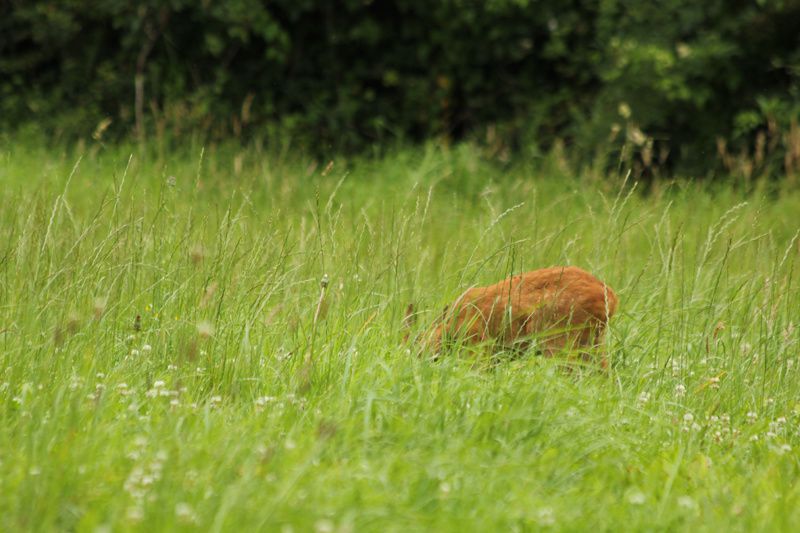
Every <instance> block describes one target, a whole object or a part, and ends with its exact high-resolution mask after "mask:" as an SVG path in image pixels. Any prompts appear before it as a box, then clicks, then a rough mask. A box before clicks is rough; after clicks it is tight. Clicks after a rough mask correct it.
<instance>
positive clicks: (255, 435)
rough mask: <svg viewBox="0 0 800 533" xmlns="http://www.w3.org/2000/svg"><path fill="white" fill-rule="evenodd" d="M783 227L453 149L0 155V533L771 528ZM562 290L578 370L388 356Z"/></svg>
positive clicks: (726, 192) (785, 494) (776, 521)
mask: <svg viewBox="0 0 800 533" xmlns="http://www.w3.org/2000/svg"><path fill="white" fill-rule="evenodd" d="M799 230H800V190H797V188H796V187H795V188H792V187H789V186H788V185H787V186H781V185H780V184H779V183H778V184H776V183H772V184H769V183H763V184H761V183H744V182H732V181H724V180H723V181H721V182H717V183H708V182H706V183H700V182H693V181H691V180H688V179H686V180H675V181H669V182H667V181H661V182H654V183H647V184H644V183H642V184H637V183H635V181H634V180H632V179H626V178H625V173H624V171H621V172H620V175H619V176H605V175H602V176H601V175H595V173H591V172H587V173H584V174H583V175H574V174H573V173H572V172H570V171H569V169H568V168H566V167H565V165H564V164H562V163H561V162H559V161H557V160H555V159H552V158H545V159H543V160H538V161H529V162H518V163H514V164H507V165H505V166H499V165H497V164H493V163H489V162H486V161H485V160H483V159H482V158H481V156H480V152H479V150H477V149H475V148H473V147H471V146H469V145H463V146H456V147H452V148H446V147H439V146H435V145H429V146H428V147H423V148H418V149H410V150H398V151H395V152H391V153H389V154H388V155H385V156H383V157H380V158H375V159H368V158H365V159H356V160H350V161H348V160H346V159H335V160H333V161H332V162H331V163H329V164H325V163H320V164H316V163H313V162H312V160H311V159H304V158H302V157H300V156H286V155H281V154H279V153H276V154H267V153H264V152H263V151H261V150H257V149H255V148H250V149H245V150H242V149H234V148H227V149H222V148H219V149H212V148H206V149H202V148H200V147H195V148H186V149H184V150H182V151H180V153H177V152H176V154H174V155H172V156H168V157H167V156H163V155H162V156H158V154H155V153H150V152H147V153H141V152H140V151H139V150H138V149H133V150H128V151H126V150H124V149H122V148H113V149H111V148H109V149H100V148H98V147H94V148H89V149H84V150H77V149H73V150H65V151H61V152H60V151H58V150H52V149H50V150H46V149H44V148H34V147H29V146H24V145H14V144H10V145H6V146H5V147H3V148H2V151H1V152H0V530H3V531H28V530H32V531H53V530H67V531H156V530H186V531H190V530H199V531H254V530H264V531H296V532H301V531H316V532H320V533H327V532H338V531H532V530H540V529H543V528H550V529H552V530H555V531H560V530H563V531H576V530H592V531H618V530H621V529H622V530H628V531H645V530H646V531H664V530H669V531H675V530H684V531H753V530H762V531H781V530H783V531H789V530H791V529H793V527H795V526H796V524H798V523H800V485H798V483H797V480H798V473H800V463H799V462H798V451H800V324H798V322H799V321H800V298H799V296H800V290H799V287H800V284H799V283H800V282H799V281H798V279H797V278H798V272H797V263H798V259H799V256H800V246H799V245H798V231H799ZM562 264H563V265H567V264H569V265H578V266H581V267H583V268H585V269H587V270H589V271H591V272H592V273H594V274H596V275H597V276H598V277H599V278H601V279H602V280H604V281H606V282H607V283H609V284H610V285H611V286H612V287H613V288H614V289H615V290H616V292H617V294H618V296H619V300H620V307H619V311H618V313H617V315H616V316H614V317H613V319H612V320H611V324H610V328H609V333H608V335H607V338H606V340H605V342H606V345H607V346H606V349H607V352H608V356H609V360H610V362H611V365H610V370H609V372H608V373H603V372H600V371H597V370H595V369H591V368H587V369H584V370H578V371H572V372H567V371H564V369H563V366H562V364H561V362H559V361H558V360H554V359H548V358H543V357H539V356H536V355H534V354H527V355H525V356H523V357H515V358H511V357H508V358H503V357H499V358H495V359H493V360H491V361H489V360H486V358H485V357H481V356H480V355H476V354H475V353H473V352H470V351H468V350H455V351H454V352H455V353H447V354H445V355H444V356H443V357H441V358H440V359H439V360H438V361H435V362H434V361H431V360H430V359H429V358H427V357H424V356H422V357H420V356H418V355H416V354H415V353H414V352H415V348H414V345H413V344H412V345H406V344H404V343H403V342H402V339H403V336H404V331H403V316H404V311H405V309H406V306H407V305H408V304H409V303H412V302H413V303H414V304H415V305H416V307H417V309H418V310H419V317H418V321H417V324H416V325H415V326H413V331H412V332H411V333H412V336H413V335H414V334H417V333H418V332H420V331H422V330H423V329H424V328H425V327H426V325H427V324H429V323H430V322H431V321H432V320H433V319H434V318H435V317H436V316H437V315H438V313H439V312H440V311H441V309H442V306H443V305H445V304H446V303H449V302H450V301H452V300H453V299H454V298H455V297H456V296H457V295H458V294H459V293H460V292H461V291H462V290H464V289H465V288H466V287H469V286H471V285H475V284H488V283H493V282H495V281H498V280H500V279H502V278H503V277H505V276H508V275H509V274H512V273H520V272H524V271H527V270H532V269H535V268H540V267H545V266H551V265H562ZM323 279H325V280H327V286H326V287H322V285H323V283H322V280H323ZM423 355H424V354H423Z"/></svg>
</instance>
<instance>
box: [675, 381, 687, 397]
mask: <svg viewBox="0 0 800 533" xmlns="http://www.w3.org/2000/svg"><path fill="white" fill-rule="evenodd" d="M684 394H686V385H684V384H683V383H678V384H677V385H675V395H676V396H683V395H684Z"/></svg>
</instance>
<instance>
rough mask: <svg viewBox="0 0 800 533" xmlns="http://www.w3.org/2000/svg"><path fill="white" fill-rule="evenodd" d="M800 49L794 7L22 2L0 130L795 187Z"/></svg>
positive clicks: (518, 1) (569, 1)
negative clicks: (600, 168) (593, 168)
mask: <svg viewBox="0 0 800 533" xmlns="http://www.w3.org/2000/svg"><path fill="white" fill-rule="evenodd" d="M799 36H800V1H799V0H784V1H772V0H759V1H756V2H752V1H748V2H745V1H741V0H734V1H723V0H710V1H707V2H694V1H690V0H670V1H660V2H640V1H636V0H566V1H562V0H538V1H537V0H487V1H482V2H469V1H465V0H440V1H434V2H430V1H427V0H373V1H370V0H338V1H329V2H318V1H311V0H272V1H269V2H267V1H262V0H229V1H225V2H215V1H211V0H202V1H190V0H165V1H157V0H145V1H139V2H131V1H125V0H61V1H52V0H50V1H48V0H16V1H15V0H11V1H10V2H8V1H7V2H5V3H0V114H1V115H0V127H2V128H3V129H4V130H6V131H16V130H18V129H19V128H20V127H24V126H26V125H29V124H36V125H38V127H40V128H43V129H46V130H47V132H48V133H49V134H51V135H55V136H57V137H58V136H69V137H72V136H76V135H78V136H82V135H88V134H92V133H93V132H94V133H95V134H96V135H97V136H99V135H101V134H102V133H103V132H102V131H101V130H103V129H104V128H105V127H107V126H108V124H109V122H108V120H109V119H110V121H111V122H110V129H109V132H108V133H106V134H105V135H110V134H113V135H116V136H124V135H139V136H141V137H142V138H144V136H145V134H149V135H152V134H153V133H155V134H157V135H159V136H162V137H163V136H164V135H167V136H170V135H171V136H178V135H180V134H182V133H185V132H187V131H192V132H202V133H203V134H204V135H208V136H210V137H212V138H213V137H221V136H224V135H230V134H234V135H237V136H245V137H247V136H259V137H265V136H266V137H267V138H268V140H271V138H270V137H275V136H277V135H278V132H280V134H281V135H283V134H286V133H289V134H291V136H292V137H294V138H296V139H298V140H300V141H302V142H304V143H307V144H309V145H311V146H315V147H316V149H317V150H320V151H326V150H330V149H337V150H338V149H347V150H349V149H361V148H364V147H367V146H373V145H380V144H382V143H385V142H386V141H389V140H392V139H397V138H401V139H409V140H422V139H426V138H431V137H445V138H452V139H458V138H462V137H464V136H465V135H483V133H487V134H488V135H487V136H486V138H488V139H489V141H490V143H495V144H499V145H501V146H502V150H506V151H507V150H509V149H519V148H526V149H527V148H530V147H534V148H535V149H536V150H539V149H548V148H549V147H550V146H552V144H553V143H554V142H555V141H556V140H558V139H560V140H564V141H565V142H566V145H567V147H568V148H569V149H570V151H571V153H573V154H574V155H576V156H577V157H579V158H582V159H583V160H584V161H594V160H596V158H597V157H598V156H600V157H603V158H605V160H606V161H608V163H609V164H616V163H617V162H618V161H620V160H621V161H622V162H623V163H626V164H630V165H632V166H634V167H635V168H638V169H639V170H640V171H654V172H657V171H658V169H663V168H665V167H668V166H669V165H675V164H681V165H688V166H689V167H690V168H692V169H701V170H710V169H713V168H717V167H728V170H742V169H740V168H738V167H739V166H742V165H744V167H747V165H749V168H744V171H746V172H745V173H747V172H749V174H753V173H763V172H772V171H776V170H777V171H787V172H790V173H791V172H794V171H795V170H796V169H797V168H798V166H800V162H799V161H800V132H798V127H797V119H798V115H800V104H799V103H798V102H799V101H800V37H799Z"/></svg>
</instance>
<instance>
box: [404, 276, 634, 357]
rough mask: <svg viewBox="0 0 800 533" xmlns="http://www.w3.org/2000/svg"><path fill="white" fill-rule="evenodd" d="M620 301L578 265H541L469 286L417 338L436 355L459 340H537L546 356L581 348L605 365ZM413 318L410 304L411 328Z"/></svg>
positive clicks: (517, 343) (511, 344)
mask: <svg viewBox="0 0 800 533" xmlns="http://www.w3.org/2000/svg"><path fill="white" fill-rule="evenodd" d="M617 305H618V300H617V295H616V294H615V293H614V291H613V290H612V289H611V287H609V286H608V285H606V284H605V283H603V282H602V281H600V280H599V279H597V278H596V277H594V276H593V275H592V274H590V273H589V272H586V271H585V270H583V269H581V268H578V267H575V266H555V267H550V268H543V269H539V270H533V271H531V272H526V273H523V274H518V275H515V276H511V277H509V278H506V279H504V280H502V281H499V282H497V283H495V284H494V285H489V286H486V287H472V288H469V289H467V290H466V291H464V292H463V293H462V294H461V295H460V296H459V297H458V298H456V299H455V301H454V302H453V303H452V304H450V305H448V306H446V307H445V309H444V311H443V312H442V314H441V315H440V316H439V317H438V318H437V319H436V320H435V321H434V322H433V323H432V324H431V325H430V327H428V329H427V330H426V331H424V332H423V333H422V334H421V335H420V336H419V337H418V338H417V342H418V344H419V348H420V353H426V352H432V355H433V358H434V359H436V358H438V356H439V354H440V353H441V352H442V350H443V348H445V347H446V346H448V345H453V344H455V343H460V344H463V345H482V344H491V345H493V347H494V348H495V349H496V348H498V347H499V348H501V349H509V348H510V349H513V350H515V351H527V350H528V349H530V348H531V347H532V346H534V345H535V348H536V351H538V352H540V353H541V354H542V355H544V356H546V357H552V356H554V355H556V354H558V353H564V352H569V351H577V352H578V354H579V355H580V357H581V359H583V360H584V361H586V362H590V361H592V359H593V358H594V356H596V355H599V363H600V366H601V368H603V369H607V368H608V361H607V359H606V356H605V353H604V350H603V349H602V344H603V337H604V332H605V330H606V328H607V326H608V321H609V319H610V318H611V317H612V316H613V315H614V313H615V312H616V310H617ZM413 319H414V308H413V305H409V307H408V308H407V310H406V320H405V323H406V327H407V328H408V327H410V325H411V324H412V322H413ZM407 337H408V335H406V338H407Z"/></svg>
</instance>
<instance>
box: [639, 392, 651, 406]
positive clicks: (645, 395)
mask: <svg viewBox="0 0 800 533" xmlns="http://www.w3.org/2000/svg"><path fill="white" fill-rule="evenodd" d="M649 401H650V393H649V392H643V393H641V394H640V395H639V403H640V404H646V403H647V402H649Z"/></svg>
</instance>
